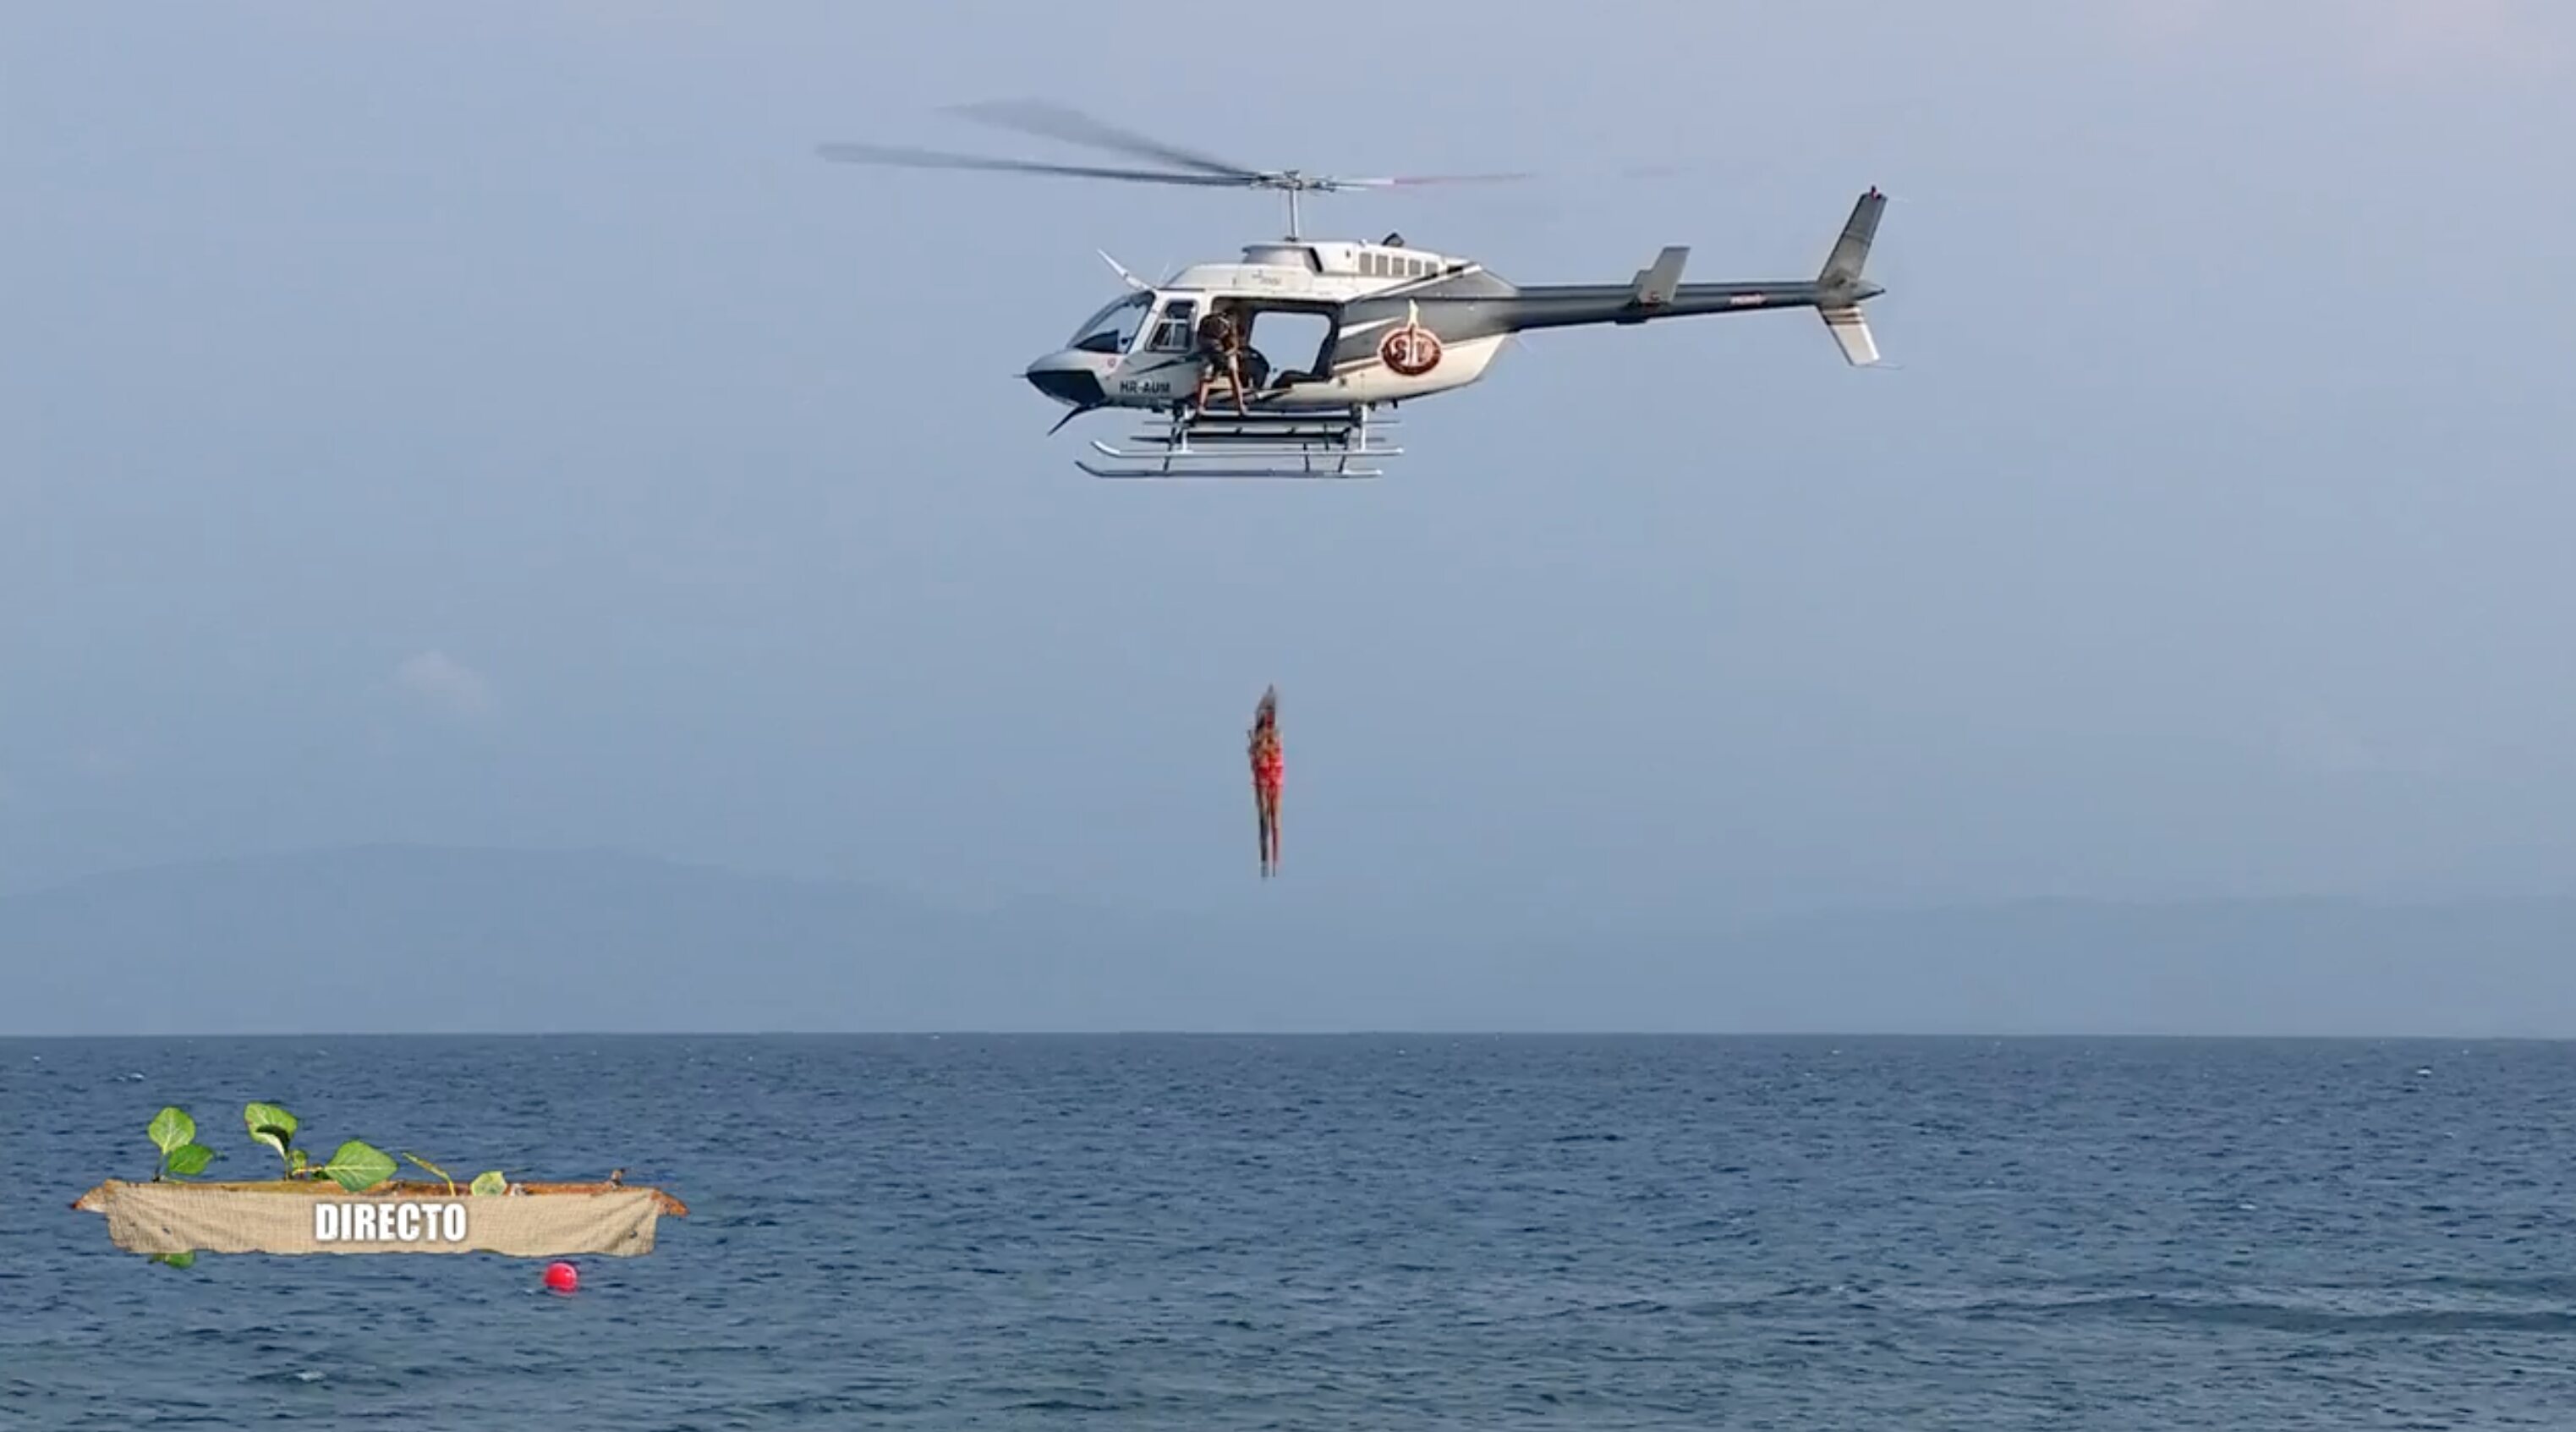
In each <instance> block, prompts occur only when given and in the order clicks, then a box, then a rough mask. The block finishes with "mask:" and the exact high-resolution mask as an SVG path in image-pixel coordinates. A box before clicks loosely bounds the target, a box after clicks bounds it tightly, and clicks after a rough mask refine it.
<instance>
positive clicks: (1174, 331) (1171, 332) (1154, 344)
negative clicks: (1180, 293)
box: [1145, 298, 1199, 353]
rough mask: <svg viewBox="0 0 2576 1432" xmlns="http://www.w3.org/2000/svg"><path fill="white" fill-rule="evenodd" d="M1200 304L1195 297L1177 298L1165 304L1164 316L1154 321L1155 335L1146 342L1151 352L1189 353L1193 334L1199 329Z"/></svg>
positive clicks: (1148, 350)
mask: <svg viewBox="0 0 2576 1432" xmlns="http://www.w3.org/2000/svg"><path fill="white" fill-rule="evenodd" d="M1198 317H1199V304H1198V300H1197V299H1194V298H1175V299H1172V300H1171V301H1169V302H1167V303H1165V304H1164V305H1163V315H1162V317H1160V318H1158V319H1156V320H1155V321H1154V336H1153V337H1152V338H1150V339H1147V340H1146V342H1145V350H1146V351H1147V352H1149V353H1187V352H1189V351H1190V343H1191V338H1192V335H1193V334H1195V333H1196V332H1197V331H1198Z"/></svg>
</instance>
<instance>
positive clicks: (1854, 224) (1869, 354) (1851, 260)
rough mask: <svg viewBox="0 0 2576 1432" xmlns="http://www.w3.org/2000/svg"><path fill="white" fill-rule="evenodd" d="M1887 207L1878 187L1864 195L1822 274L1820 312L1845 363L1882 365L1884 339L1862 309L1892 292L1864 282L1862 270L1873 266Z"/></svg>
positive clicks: (1855, 365) (1817, 285)
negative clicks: (1881, 218) (1880, 348)
mask: <svg viewBox="0 0 2576 1432" xmlns="http://www.w3.org/2000/svg"><path fill="white" fill-rule="evenodd" d="M1886 208H1887V196H1886V195H1884V194H1882V193H1880V192H1878V190H1877V189H1876V188H1872V189H1871V190H1870V191H1869V192H1868V193H1866V194H1863V195H1861V196H1860V202H1859V203H1857V204H1854V205H1852V211H1851V217H1850V218H1849V219H1847V220H1845V221H1844V222H1843V232H1842V237H1840V238H1838V239H1836V240H1834V251H1833V252H1832V253H1831V254H1828V255H1826V257H1825V267H1824V269H1823V271H1822V272H1820V273H1818V274H1817V275H1816V287H1817V288H1818V289H1820V290H1822V291H1823V293H1822V301H1820V302H1819V303H1817V305H1816V312H1817V314H1818V315H1819V316H1821V317H1822V318H1823V319H1824V320H1825V329H1826V331H1828V332H1830V333H1832V334H1833V335H1834V343H1835V345H1836V346H1838V347H1840V348H1841V349H1842V350H1843V359H1844V361H1846V362H1848V363H1850V364H1851V365H1852V366H1854V367H1866V366H1868V365H1869V364H1872V363H1875V362H1877V361H1878V340H1877V339H1876V338H1874V337H1872V336H1871V334H1870V331H1869V320H1868V319H1867V318H1865V317H1863V316H1862V315H1861V311H1860V306H1861V305H1862V304H1863V303H1866V302H1867V301H1869V300H1870V299H1873V298H1876V297H1878V296H1879V295H1880V294H1882V293H1885V292H1886V291H1887V290H1885V289H1883V288H1880V287H1879V286H1878V285H1876V284H1874V283H1869V282H1867V281H1865V280H1863V279H1862V278H1861V269H1862V267H1863V266H1864V265H1866V264H1867V263H1868V262H1869V246H1870V241H1871V240H1873V239H1875V238H1877V237H1878V216H1879V215H1880V214H1881V213H1882V212H1884V211H1885V210H1886Z"/></svg>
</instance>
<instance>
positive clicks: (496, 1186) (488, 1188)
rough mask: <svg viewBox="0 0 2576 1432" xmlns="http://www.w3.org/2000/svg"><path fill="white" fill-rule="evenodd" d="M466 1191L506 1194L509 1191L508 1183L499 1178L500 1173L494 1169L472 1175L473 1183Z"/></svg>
mask: <svg viewBox="0 0 2576 1432" xmlns="http://www.w3.org/2000/svg"><path fill="white" fill-rule="evenodd" d="M467 1191H468V1192H471V1193H508V1192H509V1191H510V1181H509V1180H508V1179H506V1178H503V1177H501V1171H500V1170H499V1169H497V1168H496V1169H492V1170H490V1171H488V1172H485V1173H478V1174H476V1175H474V1182H473V1184H472V1185H471V1187H470V1188H469V1189H468V1190H467Z"/></svg>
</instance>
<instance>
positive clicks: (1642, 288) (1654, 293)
mask: <svg viewBox="0 0 2576 1432" xmlns="http://www.w3.org/2000/svg"><path fill="white" fill-rule="evenodd" d="M1689 258H1690V250H1689V249H1688V248H1687V247H1685V246H1683V245H1680V244H1675V245H1672V246H1670V247H1668V248H1666V249H1665V250H1664V251H1663V252H1662V253H1659V254H1657V255H1655V262H1654V264H1653V265H1652V266H1651V267H1648V268H1641V269H1639V270H1637V281H1636V284H1635V286H1634V287H1632V288H1631V289H1629V291H1628V301H1629V302H1630V303H1633V304H1636V305H1637V306H1638V307H1640V308H1655V307H1658V306H1660V305H1663V304H1667V303H1670V302H1672V301H1673V293H1674V291H1675V290H1677V289H1679V288H1680V287H1681V286H1682V264H1683V262H1684V261H1685V260H1687V259H1689Z"/></svg>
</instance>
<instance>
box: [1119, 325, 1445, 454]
mask: <svg viewBox="0 0 2576 1432" xmlns="http://www.w3.org/2000/svg"><path fill="white" fill-rule="evenodd" d="M1193 297H1195V299H1196V301H1197V302H1198V304H1199V306H1198V307H1197V308H1195V309H1193V310H1192V311H1193V313H1195V314H1197V315H1199V316H1204V314H1205V312H1206V311H1207V309H1209V308H1212V307H1214V306H1216V305H1217V304H1218V303H1219V302H1220V301H1222V302H1226V303H1227V304H1229V306H1230V305H1231V304H1234V303H1243V304H1244V305H1245V306H1246V307H1248V308H1249V309H1250V310H1251V314H1250V316H1251V317H1252V318H1253V319H1254V320H1256V321H1257V320H1258V318H1259V317H1260V315H1261V314H1263V313H1308V314H1313V315H1317V316H1321V317H1323V318H1324V319H1326V321H1327V333H1326V336H1325V338H1324V340H1323V344H1322V346H1321V348H1320V350H1319V351H1318V353H1317V355H1316V362H1317V363H1318V364H1319V365H1322V366H1321V369H1320V371H1321V372H1323V373H1325V374H1329V372H1330V356H1331V353H1332V350H1333V343H1334V339H1335V337H1337V336H1338V334H1339V332H1340V328H1341V314H1342V306H1341V305H1340V304H1337V303H1335V304H1324V303H1316V302H1311V301H1309V302H1297V301H1293V300H1292V301H1285V302H1283V301H1280V300H1277V299H1273V298H1270V297H1269V296H1267V295H1252V294H1246V295H1230V294H1202V295H1195V296H1193ZM1191 301H1192V297H1183V296H1178V295H1176V296H1174V297H1172V298H1170V299H1168V300H1166V303H1165V307H1164V309H1163V313H1164V314H1165V315H1167V316H1168V315H1171V314H1174V313H1177V312H1178V311H1179V305H1181V304H1182V303H1185V302H1191ZM1167 327H1168V325H1166V324H1165V323H1164V322H1163V321H1162V320H1159V319H1158V320H1157V321H1156V322H1155V323H1154V324H1150V325H1149V326H1148V330H1147V331H1148V334H1149V338H1148V343H1147V345H1146V348H1145V349H1140V350H1139V353H1138V356H1139V358H1141V359H1142V360H1143V361H1144V362H1146V363H1148V364H1150V363H1153V362H1156V361H1158V360H1162V359H1165V358H1166V357H1167V355H1165V354H1162V353H1158V352H1150V351H1147V350H1150V349H1152V348H1154V347H1155V346H1156V345H1157V344H1159V343H1161V342H1162V340H1163V339H1164V337H1165V335H1166V330H1167ZM1183 331H1186V330H1183ZM1190 351H1193V350H1192V347H1191V346H1189V345H1186V342H1185V347H1184V349H1183V352H1184V353H1188V352H1190ZM1172 371H1173V372H1174V373H1175V374H1176V375H1178V374H1181V373H1184V372H1185V373H1187V374H1188V376H1189V383H1190V388H1187V389H1185V388H1182V387H1181V385H1180V384H1179V383H1177V382H1176V383H1175V384H1174V387H1175V389H1176V390H1177V391H1176V392H1175V393H1174V398H1175V401H1174V403H1173V404H1172V407H1171V409H1170V417H1169V420H1168V421H1167V422H1166V423H1165V424H1164V425H1163V426H1161V427H1158V428H1150V429H1147V430H1145V431H1142V432H1139V433H1136V434H1133V435H1132V436H1131V437H1130V438H1129V439H1128V441H1129V443H1130V444H1131V446H1128V447H1123V448H1122V447H1113V446H1111V445H1110V444H1108V443H1105V442H1100V441H1098V440H1096V439H1095V440H1094V441H1093V442H1092V444H1091V447H1092V450H1093V451H1094V452H1096V453H1098V454H1099V455H1100V456H1101V457H1103V458H1107V459H1110V461H1109V462H1091V461H1082V460H1077V461H1076V463H1075V466H1077V467H1079V468H1080V469H1081V470H1082V471H1084V472H1086V473H1089V474H1090V475H1091V476H1093V477H1101V478H1176V477H1198V478H1370V477H1383V476H1385V475H1386V470H1385V469H1384V468H1382V467H1380V466H1377V460H1378V459H1381V458H1389V457H1398V456H1401V455H1402V454H1403V452H1404V450H1403V449H1402V448H1399V447H1394V446H1391V445H1389V444H1386V443H1385V442H1383V441H1382V440H1381V439H1382V436H1383V429H1384V428H1385V427H1387V426H1390V425H1391V423H1392V420H1391V419H1377V418H1374V417H1372V416H1371V415H1370V412H1369V409H1368V407H1367V406H1366V405H1362V404H1355V403H1349V402H1336V401H1334V400H1332V399H1330V398H1327V397H1324V396H1323V395H1321V394H1320V393H1314V394H1311V395H1309V394H1301V393H1299V392H1298V391H1297V389H1298V388H1299V387H1301V386H1306V385H1305V384H1299V383H1293V382H1291V383H1285V384H1282V383H1279V382H1278V381H1277V380H1278V379H1280V378H1302V379H1305V380H1308V382H1309V383H1312V382H1314V381H1317V374H1316V373H1314V372H1308V373H1290V374H1272V373H1271V372H1270V371H1269V361H1268V360H1262V361H1260V362H1259V363H1258V364H1257V371H1258V373H1259V376H1258V377H1253V376H1251V375H1249V374H1248V375H1247V376H1248V377H1250V378H1251V383H1252V384H1255V385H1258V386H1259V387H1260V389H1261V391H1259V392H1257V393H1253V394H1247V395H1246V402H1245V411H1243V412H1237V411H1235V408H1234V403H1233V400H1232V395H1231V394H1230V393H1229V392H1227V391H1226V383H1225V380H1224V379H1223V378H1220V379H1219V380H1218V382H1217V384H1216V386H1215V387H1214V388H1212V389H1211V390H1210V392H1209V397H1208V406H1207V408H1206V409H1205V410H1203V411H1202V410H1199V409H1196V408H1194V407H1193V406H1192V405H1191V396H1192V395H1191V389H1194V388H1195V386H1196V383H1197V379H1198V372H1199V364H1198V363H1197V362H1196V361H1187V362H1185V363H1176V364H1175V365H1174V367H1173V370H1172Z"/></svg>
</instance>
